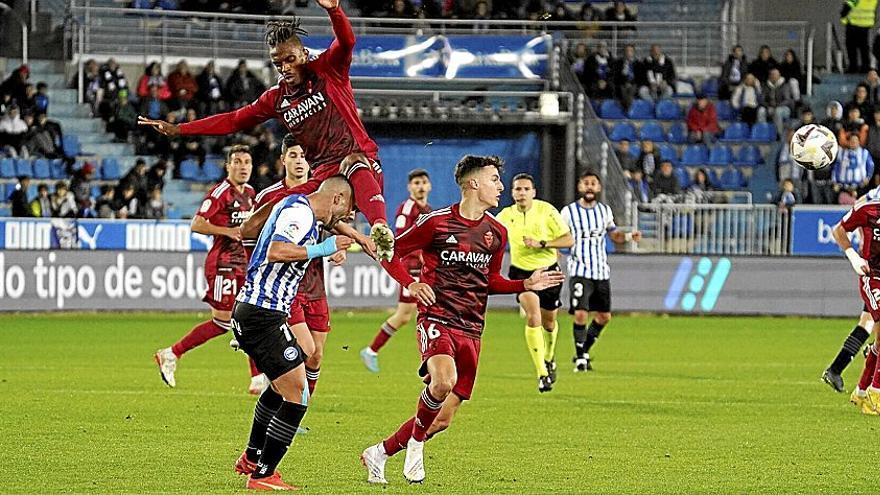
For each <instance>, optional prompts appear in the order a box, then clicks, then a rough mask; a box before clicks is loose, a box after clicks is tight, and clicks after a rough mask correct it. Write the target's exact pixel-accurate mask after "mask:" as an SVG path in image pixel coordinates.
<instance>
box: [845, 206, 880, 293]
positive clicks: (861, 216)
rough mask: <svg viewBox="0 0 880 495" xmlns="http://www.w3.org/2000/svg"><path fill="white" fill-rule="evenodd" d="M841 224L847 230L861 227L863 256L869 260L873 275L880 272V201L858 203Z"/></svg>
mask: <svg viewBox="0 0 880 495" xmlns="http://www.w3.org/2000/svg"><path fill="white" fill-rule="evenodd" d="M840 225H841V226H842V227H843V228H844V230H846V231H847V232H853V231H854V230H856V229H861V231H862V232H861V233H862V246H861V249H860V251H861V255H862V258H865V260H866V261H867V262H868V266H869V267H870V268H871V274H872V275H875V276H876V275H878V274H880V201H877V200H874V201H872V200H868V201H864V202H859V203H857V204H856V205H855V206H853V208H852V209H851V210H850V211H849V212H847V214H846V215H844V217H843V220H841V221H840Z"/></svg>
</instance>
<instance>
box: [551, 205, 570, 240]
mask: <svg viewBox="0 0 880 495" xmlns="http://www.w3.org/2000/svg"><path fill="white" fill-rule="evenodd" d="M547 210H548V216H549V218H548V220H549V226H550V237H551V239H550V240H553V239H558V238H560V237H562V236H564V235H565V234H568V233H569V232H571V229H570V228H568V224H567V223H566V222H565V220H564V219H563V218H562V215H560V214H559V212H558V211H556V208H553V207H552V206H550V207H548V208H547Z"/></svg>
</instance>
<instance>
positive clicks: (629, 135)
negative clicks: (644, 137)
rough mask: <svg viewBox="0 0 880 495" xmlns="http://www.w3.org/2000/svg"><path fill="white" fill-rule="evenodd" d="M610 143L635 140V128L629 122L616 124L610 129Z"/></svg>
mask: <svg viewBox="0 0 880 495" xmlns="http://www.w3.org/2000/svg"><path fill="white" fill-rule="evenodd" d="M608 138H609V139H611V140H612V141H622V140H624V139H626V140H628V141H635V140H636V128H635V127H633V125H632V124H630V123H629V122H618V123H616V124H614V127H612V128H611V135H610V136H608Z"/></svg>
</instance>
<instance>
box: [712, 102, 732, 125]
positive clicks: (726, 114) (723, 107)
mask: <svg viewBox="0 0 880 495" xmlns="http://www.w3.org/2000/svg"><path fill="white" fill-rule="evenodd" d="M715 113H716V114H717V115H718V120H725V121H729V120H736V110H735V109H734V108H733V107H732V106H730V102H729V101H723V100H722V101H719V102H718V103H716V104H715Z"/></svg>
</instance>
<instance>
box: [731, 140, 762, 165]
mask: <svg viewBox="0 0 880 495" xmlns="http://www.w3.org/2000/svg"><path fill="white" fill-rule="evenodd" d="M733 163H734V165H740V166H745V167H753V166H755V165H760V164H761V163H764V157H763V155H761V150H760V149H758V147H757V146H752V145H748V146H743V147H742V148H740V149H739V153H737V154H736V159H734V161H733Z"/></svg>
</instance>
